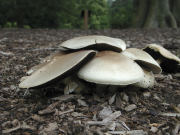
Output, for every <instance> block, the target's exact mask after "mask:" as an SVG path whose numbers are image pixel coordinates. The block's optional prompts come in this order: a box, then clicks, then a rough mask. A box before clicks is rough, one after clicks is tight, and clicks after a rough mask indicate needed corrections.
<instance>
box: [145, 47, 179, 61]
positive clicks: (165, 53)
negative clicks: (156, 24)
mask: <svg viewBox="0 0 180 135" xmlns="http://www.w3.org/2000/svg"><path fill="white" fill-rule="evenodd" d="M143 50H144V51H146V52H148V53H150V51H151V52H152V51H153V52H158V53H159V54H160V55H161V56H162V57H164V58H165V59H169V60H173V61H176V62H177V63H180V59H179V58H178V57H177V56H175V55H174V54H172V53H171V52H170V51H168V50H167V49H165V48H164V47H162V46H161V45H157V44H149V45H147V46H146V47H145V48H144V49H143ZM151 54H152V53H151ZM152 57H153V55H152Z"/></svg>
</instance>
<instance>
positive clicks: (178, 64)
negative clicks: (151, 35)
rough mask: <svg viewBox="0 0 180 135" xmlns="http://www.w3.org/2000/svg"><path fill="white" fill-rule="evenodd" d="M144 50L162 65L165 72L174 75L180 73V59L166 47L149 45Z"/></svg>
mask: <svg viewBox="0 0 180 135" xmlns="http://www.w3.org/2000/svg"><path fill="white" fill-rule="evenodd" d="M143 50H144V51H146V52H147V53H149V54H150V55H151V56H152V57H153V58H154V59H155V60H156V61H157V62H158V63H159V64H160V66H161V68H162V70H163V71H164V72H169V73H173V72H179V71H180V59H179V58H178V57H177V56H175V55H174V54H172V53H171V52H170V51H168V50H167V49H165V48H164V47H162V46H160V45H157V44H149V45H148V46H147V47H145V48H144V49H143Z"/></svg>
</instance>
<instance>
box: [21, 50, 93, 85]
mask: <svg viewBox="0 0 180 135" xmlns="http://www.w3.org/2000/svg"><path fill="white" fill-rule="evenodd" d="M95 54H96V51H93V50H84V51H79V52H74V53H70V54H65V55H60V56H55V57H53V59H52V60H51V61H49V62H47V63H46V64H45V65H44V66H42V67H40V68H39V69H37V70H36V71H35V72H33V73H32V74H31V75H30V76H28V77H26V78H25V79H24V80H23V81H22V82H21V83H20V84H19V87H20V88H31V87H37V86H41V85H43V84H46V83H47V82H50V81H52V80H54V79H57V78H58V77H62V76H64V75H65V74H67V73H69V72H72V71H74V69H76V68H79V67H80V66H82V65H83V64H85V62H87V61H88V60H90V59H91V58H92V57H93V56H94V55H95Z"/></svg>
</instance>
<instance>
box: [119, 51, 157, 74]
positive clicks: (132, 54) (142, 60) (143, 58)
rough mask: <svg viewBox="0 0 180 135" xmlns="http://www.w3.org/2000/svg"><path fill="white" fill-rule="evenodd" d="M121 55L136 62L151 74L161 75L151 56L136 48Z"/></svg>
mask: <svg viewBox="0 0 180 135" xmlns="http://www.w3.org/2000/svg"><path fill="white" fill-rule="evenodd" d="M122 54H123V55H125V56H127V57H129V58H130V59H132V60H134V61H136V62H137V63H138V64H139V65H141V66H143V67H146V68H147V69H148V70H150V71H152V72H153V73H161V67H160V66H159V64H158V63H157V62H156V61H155V60H154V58H153V57H151V55H149V54H148V53H146V52H145V51H143V50H140V49H137V48H128V49H126V50H125V51H123V52H122Z"/></svg>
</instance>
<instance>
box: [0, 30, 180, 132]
mask: <svg viewBox="0 0 180 135" xmlns="http://www.w3.org/2000/svg"><path fill="white" fill-rule="evenodd" d="M92 34H93V35H94V34H98V35H106V36H111V37H117V38H121V39H123V40H124V41H125V42H126V43H127V47H137V48H143V47H145V45H147V44H148V43H158V44H161V45H163V46H164V47H165V48H167V49H168V50H170V51H171V52H173V53H174V54H176V55H178V56H180V29H178V30H176V29H163V30H158V29H154V30H140V29H125V30H88V31H83V30H48V29H43V30H42V29H35V30H25V29H1V30H0V62H1V64H0V134H15V135H19V134H23V135H31V134H42V135H46V134H48V135H61V134H62V135H64V134H69V135H73V134H75V135H77V134H81V135H85V134H87V135H92V134H98V135H103V134H106V135H111V134H137V135H141V134H142V135H143V134H149V135H153V134H157V135H170V134H173V135H176V134H178V133H179V134H180V75H179V73H176V74H166V73H162V74H161V75H156V81H157V83H156V85H155V86H154V88H152V89H143V90H131V89H125V90H119V91H116V92H115V93H112V92H109V93H105V92H104V93H103V92H102V93H101V94H98V93H96V92H92V93H90V94H70V95H64V94H63V91H62V88H57V87H50V88H49V87H48V88H43V89H42V88H41V89H35V90H31V91H30V92H29V93H28V90H26V89H20V88H18V84H19V80H20V78H21V77H23V76H25V73H26V71H27V70H28V69H30V68H31V67H32V66H34V65H37V64H38V63H39V62H40V61H41V60H42V59H43V58H45V57H46V56H48V55H50V54H52V53H54V52H56V51H57V44H58V43H61V42H63V41H65V40H67V39H70V38H72V37H76V36H81V35H92ZM107 116H109V117H107ZM105 117H106V118H105Z"/></svg>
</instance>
